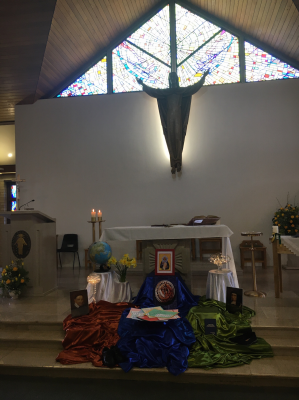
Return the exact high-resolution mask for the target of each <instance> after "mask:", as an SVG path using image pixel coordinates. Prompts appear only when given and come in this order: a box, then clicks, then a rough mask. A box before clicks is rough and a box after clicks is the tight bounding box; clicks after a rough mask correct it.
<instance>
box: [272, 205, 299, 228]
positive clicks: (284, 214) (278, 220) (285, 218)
mask: <svg viewBox="0 0 299 400" xmlns="http://www.w3.org/2000/svg"><path fill="white" fill-rule="evenodd" d="M298 214H299V208H298V206H293V205H292V204H290V203H287V204H286V206H285V207H280V208H279V209H278V210H277V211H276V213H275V214H274V217H273V218H272V221H273V225H276V226H278V228H279V233H280V234H281V235H295V234H296V233H297V232H298V229H299V215H298Z"/></svg>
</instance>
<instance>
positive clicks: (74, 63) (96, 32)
mask: <svg viewBox="0 0 299 400" xmlns="http://www.w3.org/2000/svg"><path fill="white" fill-rule="evenodd" d="M178 2H179V3H180V1H178ZM161 4H162V5H163V4H165V2H161V1H160V0H42V1H41V0H30V1H28V0H10V1H3V2H1V5H0V38H1V39H0V122H1V121H2V122H8V121H14V106H15V105H16V104H31V103H33V102H35V101H36V100H38V99H40V98H47V97H51V96H53V95H54V94H56V93H57V92H59V91H60V90H62V89H63V88H64V87H65V86H67V85H68V84H70V83H71V82H72V81H74V80H75V79H76V77H77V76H79V75H80V74H81V73H83V72H84V71H85V70H86V69H87V68H89V67H90V66H91V65H92V64H93V63H95V62H96V61H97V57H98V56H99V55H100V54H101V53H103V52H104V51H105V49H106V48H107V47H108V46H111V44H113V43H115V45H116V44H118V41H119V42H120V41H121V39H122V37H126V36H128V35H129V34H130V33H131V26H132V25H134V24H136V23H137V24H138V23H140V25H141V24H142V23H143V22H145V20H146V19H148V17H149V16H150V15H151V13H153V12H156V11H158V9H159V7H160V6H161ZM181 4H182V5H183V2H181ZM185 4H187V5H188V6H189V8H191V9H192V7H193V9H194V10H198V11H200V10H201V11H203V12H205V13H206V15H210V16H213V17H216V18H219V19H221V20H223V21H225V23H226V24H227V26H230V27H232V28H233V29H236V30H239V31H241V32H243V33H244V34H245V38H246V36H247V37H248V38H252V39H255V40H256V42H257V43H261V44H264V45H265V46H266V48H265V50H267V51H269V49H272V50H273V52H275V53H274V55H276V56H282V57H283V58H284V59H285V60H286V61H287V62H289V63H292V64H293V65H294V66H295V67H297V68H298V66H299V0H271V1H269V0H189V1H185Z"/></svg>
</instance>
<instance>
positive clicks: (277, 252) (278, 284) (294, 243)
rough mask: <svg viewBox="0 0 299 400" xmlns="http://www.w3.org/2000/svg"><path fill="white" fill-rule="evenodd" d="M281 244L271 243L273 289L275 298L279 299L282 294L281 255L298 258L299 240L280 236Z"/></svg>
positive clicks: (276, 241)
mask: <svg viewBox="0 0 299 400" xmlns="http://www.w3.org/2000/svg"><path fill="white" fill-rule="evenodd" d="M280 241H281V244H279V240H278V239H275V240H274V242H272V251H273V269H274V288H275V297H277V298H279V297H280V293H282V273H281V272H282V271H281V254H295V255H296V256H299V239H298V238H292V237H290V236H281V237H280Z"/></svg>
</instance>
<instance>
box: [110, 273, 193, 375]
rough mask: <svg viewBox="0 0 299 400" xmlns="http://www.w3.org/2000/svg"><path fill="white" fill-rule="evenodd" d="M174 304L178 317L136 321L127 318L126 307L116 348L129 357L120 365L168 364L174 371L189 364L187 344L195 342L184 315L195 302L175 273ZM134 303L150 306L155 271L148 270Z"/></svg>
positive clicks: (181, 370)
mask: <svg viewBox="0 0 299 400" xmlns="http://www.w3.org/2000/svg"><path fill="white" fill-rule="evenodd" d="M176 281H177V306H178V309H179V311H180V316H181V318H180V319H177V320H170V321H167V322H148V321H137V320H132V319H128V318H126V316H127V314H128V311H129V310H126V311H125V312H124V313H123V315H122V317H121V319H120V321H119V327H118V334H119V336H120V340H119V342H118V343H117V346H118V348H119V349H120V351H121V352H122V354H123V355H124V356H126V357H127V359H128V361H127V362H125V363H121V364H120V367H121V368H122V369H123V370H124V371H125V372H128V371H129V370H130V369H131V368H132V367H133V366H137V367H139V368H157V367H165V366H166V367H167V368H168V371H169V372H171V373H172V374H173V375H179V374H180V373H182V372H184V371H185V370H186V368H187V366H188V362H187V357H188V355H189V347H190V346H191V345H192V343H194V342H195V337H194V333H193V330H192V328H191V326H190V324H189V322H188V321H187V320H186V319H185V318H183V317H184V316H185V315H186V314H187V313H188V311H189V309H190V308H191V307H193V306H195V305H196V304H197V303H198V296H193V295H192V294H191V293H190V291H189V290H188V288H187V287H186V285H185V283H184V281H183V280H182V279H181V277H180V276H179V275H176ZM134 304H136V305H138V306H140V307H141V308H147V307H153V306H154V305H155V304H154V274H153V273H151V274H150V275H149V276H148V277H147V278H146V280H145V282H144V283H143V285H142V286H141V288H140V290H139V293H138V295H137V297H136V299H135V301H134Z"/></svg>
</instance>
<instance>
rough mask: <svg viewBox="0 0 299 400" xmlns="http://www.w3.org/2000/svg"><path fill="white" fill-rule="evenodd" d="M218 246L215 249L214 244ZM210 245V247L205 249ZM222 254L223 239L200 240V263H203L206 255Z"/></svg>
mask: <svg viewBox="0 0 299 400" xmlns="http://www.w3.org/2000/svg"><path fill="white" fill-rule="evenodd" d="M214 243H216V244H217V248H215V247H213V244H214ZM205 244H208V246H209V247H205ZM221 252H222V238H201V239H199V256H200V261H203V256H204V255H205V254H208V255H211V254H217V253H221Z"/></svg>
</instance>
